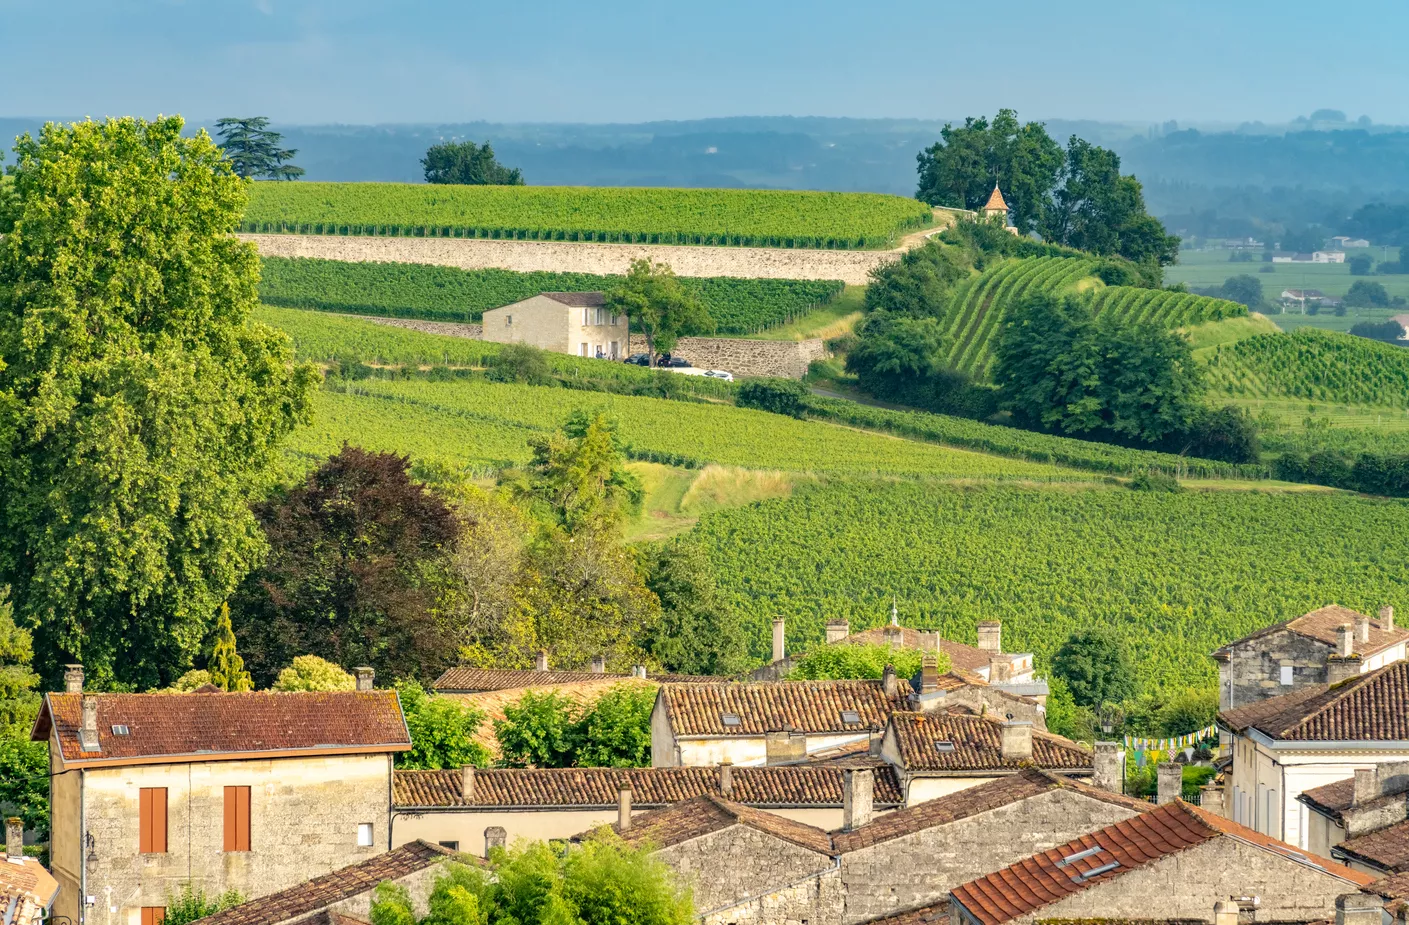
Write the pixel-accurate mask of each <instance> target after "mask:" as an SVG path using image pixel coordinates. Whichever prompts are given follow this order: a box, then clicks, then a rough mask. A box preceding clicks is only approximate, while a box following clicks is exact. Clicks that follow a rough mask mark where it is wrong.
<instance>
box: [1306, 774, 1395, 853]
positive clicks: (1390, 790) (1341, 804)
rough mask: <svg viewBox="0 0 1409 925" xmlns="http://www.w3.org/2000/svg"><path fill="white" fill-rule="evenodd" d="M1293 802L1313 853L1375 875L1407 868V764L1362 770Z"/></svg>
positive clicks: (1312, 790) (1308, 847)
mask: <svg viewBox="0 0 1409 925" xmlns="http://www.w3.org/2000/svg"><path fill="white" fill-rule="evenodd" d="M1297 800H1298V801H1299V802H1301V803H1302V804H1304V805H1305V806H1306V808H1307V809H1309V810H1310V813H1309V815H1308V822H1307V850H1309V851H1311V852H1312V853H1313V854H1318V855H1320V856H1321V857H1323V858H1331V859H1333V860H1336V861H1339V862H1341V863H1342V864H1345V865H1346V866H1347V867H1351V868H1354V869H1355V870H1359V871H1364V872H1365V873H1368V874H1374V875H1375V876H1387V875H1390V874H1396V873H1406V872H1409V763H1398V762H1396V763H1393V764H1378V765H1375V766H1374V767H1373V768H1361V769H1359V770H1357V771H1356V772H1355V776H1354V777H1349V778H1346V779H1345V780H1339V781H1336V782H1335V783H1333V784H1326V785H1324V786H1322V787H1315V788H1312V789H1311V790H1307V791H1306V792H1304V793H1302V794H1301V795H1300V796H1298V797H1297Z"/></svg>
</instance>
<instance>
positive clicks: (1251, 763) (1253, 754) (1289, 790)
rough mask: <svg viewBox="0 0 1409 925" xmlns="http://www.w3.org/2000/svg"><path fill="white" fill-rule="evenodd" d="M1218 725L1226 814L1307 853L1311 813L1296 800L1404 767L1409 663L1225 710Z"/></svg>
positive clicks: (1408, 749) (1408, 754)
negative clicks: (1227, 748)
mask: <svg viewBox="0 0 1409 925" xmlns="http://www.w3.org/2000/svg"><path fill="white" fill-rule="evenodd" d="M1350 658H1351V659H1352V660H1353V658H1354V657H1353V656H1351V657H1350ZM1218 724H1219V726H1220V727H1221V729H1223V730H1224V731H1226V732H1228V733H1229V734H1230V735H1231V751H1232V757H1233V767H1232V771H1231V774H1229V775H1228V779H1227V780H1226V782H1225V785H1224V788H1225V800H1226V806H1227V808H1228V815H1229V816H1230V817H1231V818H1232V819H1233V820H1234V821H1236V822H1238V823H1241V824H1243V825H1246V826H1248V827H1249V828H1251V829H1254V830H1256V831H1258V832H1260V833H1262V834H1264V835H1268V836H1271V837H1273V838H1278V839H1281V840H1282V841H1286V842H1289V843H1291V844H1293V845H1297V846H1299V847H1301V848H1303V849H1307V850H1310V849H1311V842H1310V838H1311V835H1310V831H1309V830H1310V825H1309V823H1310V819H1309V815H1308V814H1309V813H1310V812H1311V808H1310V807H1309V806H1308V805H1307V804H1306V803H1305V802H1303V801H1299V800H1298V799H1297V797H1298V796H1300V795H1301V794H1302V793H1304V792H1306V791H1308V790H1313V789H1315V788H1319V787H1323V786H1325V785H1326V784H1332V783H1335V782H1337V781H1341V780H1344V779H1346V778H1348V777H1354V776H1355V774H1356V772H1357V771H1364V770H1371V769H1373V768H1375V767H1376V766H1378V765H1389V764H1397V763H1401V762H1404V761H1409V663H1406V662H1402V661H1400V662H1394V663H1393V664H1390V665H1388V666H1386V667H1384V668H1381V669H1379V670H1378V671H1374V672H1371V673H1369V674H1359V673H1354V674H1352V675H1351V677H1350V678H1349V679H1348V680H1342V681H1339V682H1337V683H1335V684H1316V685H1312V686H1309V687H1305V688H1303V689H1301V690H1299V691H1296V692H1294V693H1291V694H1284V695H1283V696H1281V697H1274V698H1271V699H1270V700H1263V701H1261V702H1258V703H1254V704H1250V705H1248V706H1244V707H1239V708H1237V709H1234V710H1225V711H1223V712H1220V713H1219V714H1218Z"/></svg>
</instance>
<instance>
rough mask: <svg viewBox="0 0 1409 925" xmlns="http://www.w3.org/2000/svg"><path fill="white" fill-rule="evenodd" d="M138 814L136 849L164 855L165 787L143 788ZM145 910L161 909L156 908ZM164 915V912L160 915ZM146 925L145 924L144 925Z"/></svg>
mask: <svg viewBox="0 0 1409 925" xmlns="http://www.w3.org/2000/svg"><path fill="white" fill-rule="evenodd" d="M138 803H139V812H140V813H141V816H142V825H141V834H140V836H139V841H140V844H139V845H138V849H139V850H140V851H141V852H142V853H143V854H165V853H166V788H165V787H143V788H142V793H141V797H140V798H139V800H138ZM143 908H144V909H145V908H153V909H156V908H162V907H157V906H151V907H146V906H144V907H143ZM162 914H163V915H165V912H163V913H162ZM144 925H146V923H144Z"/></svg>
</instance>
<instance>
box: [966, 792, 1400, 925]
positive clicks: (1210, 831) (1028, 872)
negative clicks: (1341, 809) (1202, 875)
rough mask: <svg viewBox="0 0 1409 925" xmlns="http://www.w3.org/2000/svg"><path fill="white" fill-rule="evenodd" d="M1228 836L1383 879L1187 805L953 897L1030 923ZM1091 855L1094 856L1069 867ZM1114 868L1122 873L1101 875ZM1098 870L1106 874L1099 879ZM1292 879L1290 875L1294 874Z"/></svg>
mask: <svg viewBox="0 0 1409 925" xmlns="http://www.w3.org/2000/svg"><path fill="white" fill-rule="evenodd" d="M1223 836H1232V837H1234V838H1237V839H1238V840H1239V841H1240V842H1244V843H1249V844H1252V845H1254V846H1256V847H1258V848H1262V849H1264V850H1266V851H1269V852H1272V853H1274V854H1277V855H1280V856H1281V857H1283V858H1285V859H1286V860H1287V861H1288V863H1291V864H1311V865H1312V866H1314V867H1316V868H1318V869H1320V870H1323V871H1325V872H1327V873H1329V874H1331V875H1332V876H1336V877H1339V878H1340V879H1342V880H1345V881H1347V882H1348V883H1350V884H1352V885H1354V886H1355V887H1362V886H1366V885H1368V884H1370V883H1371V882H1373V881H1374V879H1375V878H1373V877H1370V876H1368V875H1366V874H1362V873H1359V872H1357V871H1353V870H1351V869H1350V868H1348V867H1342V866H1341V865H1339V864H1332V863H1330V862H1318V861H1308V860H1307V856H1306V855H1305V854H1303V853H1302V852H1300V851H1298V850H1296V849H1295V848H1293V847H1292V846H1291V845H1287V844H1284V843H1282V842H1279V841H1276V840H1275V839H1272V838H1268V837H1267V836H1266V835H1262V834H1260V833H1258V832H1254V831H1253V830H1252V829H1249V828H1247V827H1246V826H1242V825H1239V824H1238V823H1236V822H1233V821H1232V820H1231V819H1225V818H1224V817H1222V816H1218V815H1215V814H1213V813H1210V812H1207V811H1205V810H1202V809H1199V808H1198V807H1196V806H1190V805H1189V804H1187V803H1185V802H1184V801H1183V800H1175V801H1174V802H1172V803H1166V804H1165V805H1163V806H1160V807H1158V808H1156V809H1154V810H1152V811H1150V812H1146V813H1141V814H1140V815H1138V816H1132V817H1131V818H1129V819H1126V820H1123V821H1121V822H1117V823H1116V824H1115V825H1111V826H1107V827H1106V828H1104V829H1100V830H1099V831H1096V832H1092V833H1090V834H1088V835H1082V836H1081V837H1080V838H1076V839H1073V840H1072V841H1069V842H1067V843H1066V844H1065V845H1062V846H1061V847H1059V848H1053V849H1051V850H1050V851H1044V852H1042V853H1041V854H1037V855H1033V856H1032V857H1030V858H1026V859H1025V860H1022V861H1019V862H1018V863H1016V864H1013V865H1011V866H1009V867H1005V868H1003V869H1002V870H999V871H995V872H994V873H991V874H989V875H987V876H985V877H980V878H979V879H977V880H973V881H970V882H969V883H966V884H964V885H963V886H960V887H958V888H956V889H955V890H954V891H953V892H952V893H951V894H950V895H951V896H952V897H953V898H954V899H955V900H956V901H957V902H959V903H960V904H961V905H962V906H963V907H964V908H965V909H966V910H967V911H968V912H969V913H971V914H972V915H973V917H974V918H975V919H976V920H977V921H978V922H979V923H980V925H1001V923H1003V922H1008V921H1011V920H1013V919H1015V918H1019V917H1023V916H1029V915H1031V914H1032V913H1034V912H1036V911H1037V910H1039V909H1041V908H1043V907H1044V906H1048V905H1051V904H1052V903H1054V902H1057V901H1058V900H1061V899H1065V898H1066V897H1067V896H1070V895H1072V894H1073V893H1078V892H1080V891H1082V890H1085V889H1087V888H1088V887H1091V886H1094V885H1096V884H1100V883H1106V882H1108V881H1111V880H1115V879H1117V878H1119V877H1120V876H1121V875H1123V874H1126V873H1129V872H1130V871H1132V870H1135V869H1137V868H1140V867H1144V866H1145V865H1147V864H1152V863H1154V862H1155V861H1159V860H1162V859H1164V858H1167V857H1169V856H1171V855H1174V854H1177V853H1179V852H1181V851H1186V850H1188V849H1190V848H1195V847H1197V846H1199V845H1202V844H1204V843H1206V842H1209V841H1212V840H1213V839H1215V838H1220V837H1223ZM1093 849H1094V850H1093ZM1087 851H1090V852H1091V853H1090V854H1086V855H1085V856H1083V857H1079V858H1075V859H1074V860H1064V859H1066V858H1070V857H1071V856H1072V855H1076V854H1078V853H1082V852H1087ZM1111 863H1116V864H1118V866H1116V867H1114V868H1110V869H1106V870H1101V869H1102V868H1106V867H1107V865H1109V864H1111ZM1098 870H1101V872H1100V873H1096V871H1098ZM1288 873H1289V876H1290V875H1291V869H1289V871H1288ZM1347 892H1349V890H1347Z"/></svg>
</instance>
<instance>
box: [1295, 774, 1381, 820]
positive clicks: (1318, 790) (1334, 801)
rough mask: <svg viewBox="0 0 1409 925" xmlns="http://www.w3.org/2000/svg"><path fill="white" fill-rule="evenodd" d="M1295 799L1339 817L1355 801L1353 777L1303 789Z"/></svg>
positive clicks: (1328, 814)
mask: <svg viewBox="0 0 1409 925" xmlns="http://www.w3.org/2000/svg"><path fill="white" fill-rule="evenodd" d="M1401 798H1402V795H1401ZM1297 800H1298V801H1299V802H1302V803H1305V804H1307V805H1308V806H1311V807H1313V808H1315V809H1318V810H1320V811H1321V812H1322V813H1323V814H1324V815H1327V816H1331V817H1334V818H1336V819H1339V818H1340V817H1341V813H1343V812H1345V811H1346V810H1347V809H1350V806H1351V804H1352V803H1353V802H1354V801H1355V778H1353V777H1347V778H1346V779H1345V780H1338V781H1336V782H1335V783H1332V784H1324V785H1322V786H1320V787H1312V788H1311V789H1310V790H1303V791H1302V792H1301V793H1300V794H1298V796H1297Z"/></svg>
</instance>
